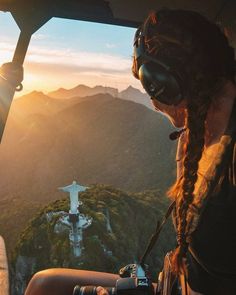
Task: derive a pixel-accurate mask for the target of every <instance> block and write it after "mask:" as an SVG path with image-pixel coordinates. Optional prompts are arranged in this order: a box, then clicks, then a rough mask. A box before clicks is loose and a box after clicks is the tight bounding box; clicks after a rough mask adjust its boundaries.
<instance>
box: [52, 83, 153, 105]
mask: <svg viewBox="0 0 236 295" xmlns="http://www.w3.org/2000/svg"><path fill="white" fill-rule="evenodd" d="M102 93H103V94H110V95H111V96H113V97H118V98H122V99H126V100H130V101H134V102H137V103H141V104H143V105H145V106H146V107H148V108H151V109H153V107H152V105H151V102H150V98H149V96H148V95H147V94H145V93H143V92H141V91H140V90H139V89H136V88H134V87H132V86H129V87H128V88H126V89H124V90H122V91H119V90H118V89H117V88H112V87H105V86H95V87H89V86H86V85H81V84H80V85H78V86H76V87H74V88H72V89H64V88H59V89H58V90H56V91H52V92H49V93H48V96H50V97H52V98H60V99H65V98H73V97H86V96H92V95H96V94H102Z"/></svg>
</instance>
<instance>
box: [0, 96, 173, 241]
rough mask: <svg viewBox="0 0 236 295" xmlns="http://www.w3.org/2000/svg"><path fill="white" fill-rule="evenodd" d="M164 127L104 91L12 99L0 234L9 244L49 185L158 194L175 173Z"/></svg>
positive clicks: (0, 157)
mask: <svg viewBox="0 0 236 295" xmlns="http://www.w3.org/2000/svg"><path fill="white" fill-rule="evenodd" d="M172 130H173V128H172V127H171V126H170V124H169V123H168V121H167V119H166V118H165V117H164V116H162V115H160V114H158V113H156V112H154V111H152V110H150V109H148V108H147V107H145V106H144V105H142V104H139V103H134V102H133V101H129V100H124V99H120V98H117V97H113V96H111V95H110V94H104V93H103V94H96V95H93V96H86V97H73V98H70V99H68V98H64V99H63V98H60V99H58V98H52V97H49V96H48V95H45V94H43V93H42V92H32V93H30V94H28V95H25V96H23V97H20V98H17V99H16V100H14V103H13V106H12V108H11V111H10V114H9V118H8V122H7V126H6V130H5V133H4V137H3V140H2V143H1V145H0V167H1V169H0V179H1V186H0V194H1V200H0V208H4V212H3V213H4V214H2V216H1V217H0V232H1V233H2V234H3V235H5V236H7V237H8V238H7V239H8V241H7V242H9V240H10V242H11V243H13V244H14V240H15V237H16V236H15V235H17V233H19V231H20V230H21V229H22V228H23V227H24V225H25V222H26V219H27V218H30V216H32V214H33V211H32V212H31V209H32V208H33V207H34V208H35V206H34V204H36V205H37V207H38V206H41V205H45V204H47V203H48V202H49V201H53V200H57V199H60V198H61V197H62V193H61V192H59V191H58V189H57V188H58V187H61V186H65V185H68V184H70V183H71V182H72V181H73V180H77V181H78V182H79V183H80V184H82V185H87V186H89V185H91V184H96V183H98V184H101V183H102V184H108V185H112V186H114V187H116V188H120V189H123V190H126V191H131V192H139V191H143V190H146V189H157V190H159V191H160V192H161V193H162V194H163V192H164V191H165V190H166V188H167V187H168V186H169V185H170V184H171V183H172V181H173V179H174V174H175V173H174V171H175V163H174V157H175V142H171V141H169V138H168V135H169V133H170V132H171V131H172ZM31 205H32V206H31ZM21 209H22V210H23V211H24V212H21ZM35 210H36V209H34V212H35ZM26 216H27V218H26ZM9 220H11V222H9ZM11 232H14V235H12V234H11Z"/></svg>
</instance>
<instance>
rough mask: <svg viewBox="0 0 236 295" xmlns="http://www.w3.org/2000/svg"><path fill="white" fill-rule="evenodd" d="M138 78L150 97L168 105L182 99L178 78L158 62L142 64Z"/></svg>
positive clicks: (175, 103)
mask: <svg viewBox="0 0 236 295" xmlns="http://www.w3.org/2000/svg"><path fill="white" fill-rule="evenodd" d="M139 79H140V81H141V83H142V85H143V88H144V89H145V90H146V92H147V93H148V94H149V95H150V97H151V98H155V99H157V100H159V101H160V102H162V103H165V104H168V105H177V104H178V103H179V102H180V101H181V100H182V99H183V95H182V90H181V86H180V82H179V79H178V78H177V77H176V75H174V74H173V73H171V72H170V71H168V70H166V69H165V68H164V67H163V66H161V65H160V64H158V63H154V62H147V63H144V64H142V65H141V66H140V68H139Z"/></svg>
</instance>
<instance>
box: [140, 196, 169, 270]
mask: <svg viewBox="0 0 236 295" xmlns="http://www.w3.org/2000/svg"><path fill="white" fill-rule="evenodd" d="M174 207H175V201H173V202H172V203H171V204H170V206H169V207H168V209H167V211H166V214H165V216H164V217H163V219H162V221H161V222H160V221H158V222H157V227H156V231H155V232H154V234H153V235H152V236H151V238H150V241H149V243H148V246H147V248H146V250H145V252H144V254H143V256H142V258H141V259H140V262H139V263H140V265H141V266H144V264H145V259H146V257H147V256H148V254H149V253H150V252H151V250H152V248H153V247H154V245H155V244H156V241H157V240H158V237H159V235H160V232H161V230H162V228H163V226H164V225H165V224H166V222H167V220H168V218H169V216H170V214H171V212H172V210H173V208H174Z"/></svg>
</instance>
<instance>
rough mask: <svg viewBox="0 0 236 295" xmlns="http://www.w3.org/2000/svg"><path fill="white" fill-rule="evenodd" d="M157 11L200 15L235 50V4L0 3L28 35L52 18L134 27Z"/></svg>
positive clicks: (206, 0)
mask: <svg viewBox="0 0 236 295" xmlns="http://www.w3.org/2000/svg"><path fill="white" fill-rule="evenodd" d="M161 8H170V9H186V10H194V11H197V12H200V13H201V14H203V15H205V16H206V17H208V18H209V19H211V20H212V21H215V22H218V23H220V24H221V25H222V26H223V27H226V28H227V30H228V31H229V32H231V41H232V44H233V46H234V47H235V46H236V0H0V10H2V11H10V12H11V13H12V15H13V17H14V19H15V21H16V22H17V24H18V26H19V28H20V29H21V30H23V31H25V30H29V31H30V33H31V34H32V33H34V32H35V31H36V30H38V29H39V28H40V27H41V26H42V25H43V24H44V23H46V22H47V21H48V20H49V19H50V18H52V17H59V18H67V19H75V20H85V21H92V22H99V23H106V24H113V25H121V26H127V27H138V26H139V25H140V23H141V22H142V21H143V20H144V19H145V17H146V16H147V15H148V14H149V12H150V11H153V10H158V9H161ZM29 28H30V29H29Z"/></svg>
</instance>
